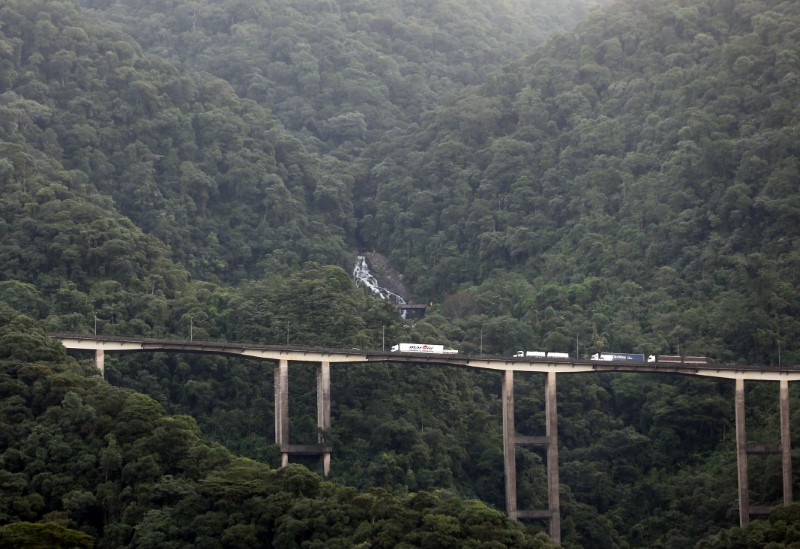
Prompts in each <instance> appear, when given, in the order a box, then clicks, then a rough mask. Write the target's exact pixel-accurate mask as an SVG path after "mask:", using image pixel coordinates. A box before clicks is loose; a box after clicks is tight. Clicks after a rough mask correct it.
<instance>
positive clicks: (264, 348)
mask: <svg viewBox="0 0 800 549" xmlns="http://www.w3.org/2000/svg"><path fill="white" fill-rule="evenodd" d="M50 336H51V337H53V338H54V339H58V340H60V341H61V343H62V344H63V345H64V346H65V347H66V348H67V349H74V350H83V351H92V352H94V356H95V363H96V365H97V368H98V370H99V371H100V374H101V375H103V376H104V370H105V368H104V361H105V353H106V352H180V353H213V354H221V355H227V356H238V357H242V358H249V359H261V360H270V361H273V362H275V363H276V365H275V368H274V375H275V384H274V386H275V442H276V444H278V445H279V446H280V450H281V463H282V464H283V465H286V464H288V462H289V456H290V455H306V454H311V455H321V456H322V462H323V471H324V472H325V474H326V475H327V474H328V472H329V470H330V459H331V448H330V447H329V446H327V445H325V444H324V441H323V440H322V439H321V438H320V440H319V441H318V442H319V444H316V445H314V444H311V445H298V444H290V443H289V405H288V402H289V363H290V362H310V363H316V364H318V367H317V426H318V427H319V429H320V431H322V432H324V431H326V430H328V429H329V428H330V425H331V401H330V365H331V364H337V363H371V362H375V363H412V364H426V365H431V366H457V367H462V368H478V369H483V370H496V371H499V372H502V373H503V381H502V385H501V386H502V402H503V455H504V474H505V493H506V512H507V513H508V515H509V516H510V517H512V518H516V519H521V518H535V519H546V520H548V521H549V523H550V536H551V537H552V538H553V540H554V541H555V542H556V543H560V540H561V513H560V500H559V498H560V496H559V471H558V427H557V403H556V375H557V374H571V373H572V374H574V373H600V372H636V373H641V374H677V375H689V376H701V377H715V378H723V379H730V380H733V381H734V383H735V403H734V404H735V406H734V410H735V416H736V417H735V420H736V453H737V463H738V467H737V474H738V486H739V523H740V525H741V526H746V525H747V524H748V523H749V521H750V518H751V516H755V515H762V514H764V513H766V512H768V511H769V509H768V508H762V507H756V506H750V503H749V499H748V498H749V496H748V478H747V456H748V453H749V454H756V453H774V454H780V455H781V456H782V457H781V463H782V478H783V503H784V505H788V504H789V503H791V501H792V459H791V458H792V456H791V439H790V436H789V382H790V381H798V380H800V368H794V367H793V368H779V367H774V366H757V365H739V364H673V363H670V364H659V363H644V362H627V361H626V362H600V361H590V360H579V359H556V358H539V357H530V358H528V357H525V358H523V357H508V356H491V355H463V354H455V355H451V354H427V353H397V352H395V353H391V352H386V351H366V350H361V349H329V348H319V347H303V346H298V345H257V344H249V343H230V342H218V341H196V340H189V341H183V340H174V339H150V338H141V337H119V336H98V335H83V334H60V333H54V334H50ZM515 372H520V373H526V372H528V373H534V372H538V373H543V374H546V381H545V424H546V433H545V435H544V436H520V435H518V434H517V432H516V429H515V426H514V373H515ZM745 381H772V382H775V381H777V382H778V384H779V392H778V393H779V408H780V444H773V445H764V444H760V445H754V444H748V443H747V437H746V431H745V401H744V382H745ZM517 446H540V447H543V448H545V450H546V452H547V484H548V508H547V509H539V510H521V509H518V508H517V481H516V477H517V472H516V457H515V456H516V447H517Z"/></svg>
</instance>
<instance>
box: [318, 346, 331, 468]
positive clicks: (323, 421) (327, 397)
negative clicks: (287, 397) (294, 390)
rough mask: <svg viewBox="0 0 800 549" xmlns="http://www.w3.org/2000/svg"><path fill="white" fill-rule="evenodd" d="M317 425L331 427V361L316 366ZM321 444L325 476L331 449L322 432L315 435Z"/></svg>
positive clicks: (328, 466)
mask: <svg viewBox="0 0 800 549" xmlns="http://www.w3.org/2000/svg"><path fill="white" fill-rule="evenodd" d="M317 427H319V429H320V431H327V430H328V429H330V428H331V363H330V362H329V361H322V362H320V363H319V366H318V367H317ZM317 442H318V443H319V444H320V445H322V472H323V474H324V475H325V476H326V477H327V476H328V474H329V473H330V471H331V449H330V447H328V446H326V445H325V438H324V437H323V435H322V433H320V434H319V435H318V436H317Z"/></svg>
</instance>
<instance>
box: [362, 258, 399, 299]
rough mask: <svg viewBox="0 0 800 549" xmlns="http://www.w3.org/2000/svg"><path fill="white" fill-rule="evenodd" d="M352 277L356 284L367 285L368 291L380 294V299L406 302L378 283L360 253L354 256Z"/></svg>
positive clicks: (365, 259)
mask: <svg viewBox="0 0 800 549" xmlns="http://www.w3.org/2000/svg"><path fill="white" fill-rule="evenodd" d="M353 278H354V279H355V280H356V284H359V285H362V286H365V287H367V288H368V289H369V291H371V292H372V293H374V294H376V295H378V296H380V297H381V298H382V299H387V300H389V301H391V302H392V303H394V304H395V305H405V304H406V300H405V299H403V298H402V297H400V296H399V295H397V294H396V293H394V292H391V291H389V290H387V289H386V288H383V287H381V285H380V284H378V280H377V279H376V278H375V275H373V274H372V273H371V272H370V270H369V265H367V258H366V257H364V256H363V255H360V256H358V257H357V258H356V265H355V267H354V268H353Z"/></svg>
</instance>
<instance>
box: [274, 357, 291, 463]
mask: <svg viewBox="0 0 800 549" xmlns="http://www.w3.org/2000/svg"><path fill="white" fill-rule="evenodd" d="M275 443H276V444H277V445H278V446H279V447H280V449H281V467H286V466H287V465H289V361H288V360H286V359H285V358H282V359H280V360H279V361H278V364H277V365H276V366H275Z"/></svg>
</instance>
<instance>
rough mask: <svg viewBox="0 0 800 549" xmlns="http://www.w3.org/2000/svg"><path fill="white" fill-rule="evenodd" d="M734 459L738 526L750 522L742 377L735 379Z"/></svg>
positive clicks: (743, 525)
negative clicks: (736, 482) (736, 472)
mask: <svg viewBox="0 0 800 549" xmlns="http://www.w3.org/2000/svg"><path fill="white" fill-rule="evenodd" d="M735 412H736V413H735V416H736V461H737V471H738V477H739V526H740V527H742V528H744V527H745V526H747V525H748V524H749V523H750V501H749V499H748V498H749V496H748V492H747V433H746V431H745V428H744V379H741V378H737V379H736V397H735Z"/></svg>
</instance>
